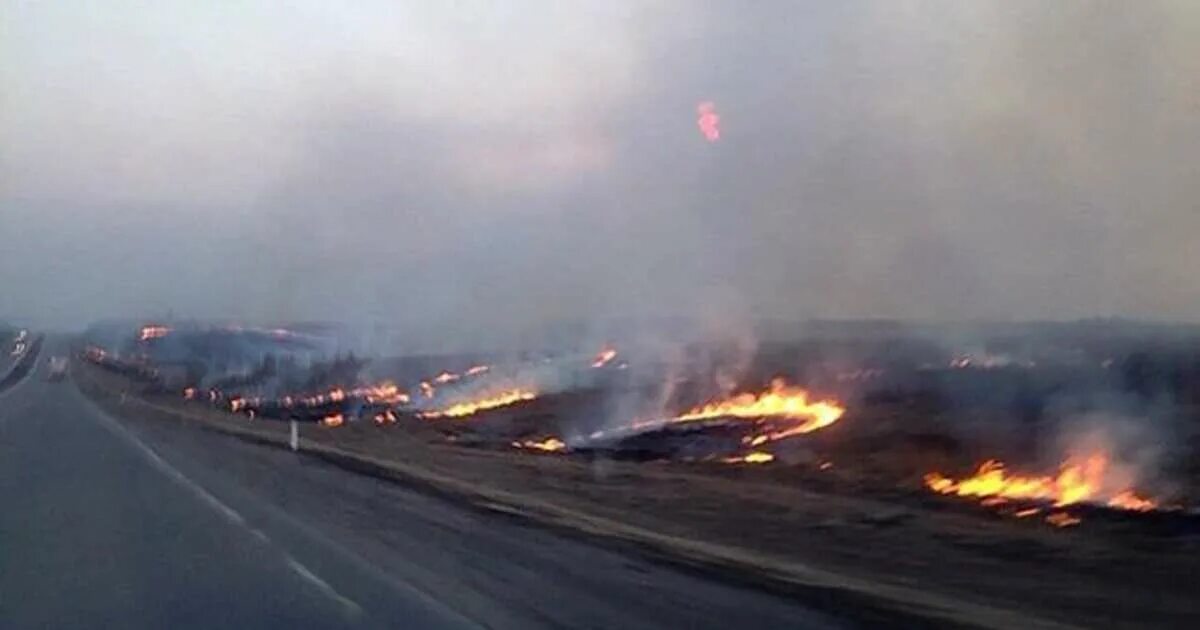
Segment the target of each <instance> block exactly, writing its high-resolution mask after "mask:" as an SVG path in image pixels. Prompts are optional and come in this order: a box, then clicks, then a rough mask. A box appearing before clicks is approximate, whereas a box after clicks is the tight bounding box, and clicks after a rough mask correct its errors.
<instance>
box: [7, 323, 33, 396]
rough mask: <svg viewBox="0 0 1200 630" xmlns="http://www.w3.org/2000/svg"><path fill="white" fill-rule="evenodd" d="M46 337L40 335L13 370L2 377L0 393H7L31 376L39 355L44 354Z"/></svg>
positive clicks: (18, 360)
mask: <svg viewBox="0 0 1200 630" xmlns="http://www.w3.org/2000/svg"><path fill="white" fill-rule="evenodd" d="M43 339H44V337H43V336H41V335H38V336H37V337H36V338H34V340H33V342H31V343H30V344H29V348H28V349H26V350H25V353H24V354H22V355H21V356H20V358H18V359H17V361H16V363H14V364H13V366H12V368H10V369H9V370H8V372H7V373H6V374H4V375H3V376H0V392H4V391H7V390H8V389H9V388H11V387H12V386H14V385H16V384H17V383H20V382H21V380H22V379H24V378H25V377H26V376H28V375H29V373H30V372H31V371H33V368H34V366H35V365H37V359H38V355H39V354H41V352H42V341H43Z"/></svg>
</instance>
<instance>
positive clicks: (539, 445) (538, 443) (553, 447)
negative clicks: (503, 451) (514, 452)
mask: <svg viewBox="0 0 1200 630" xmlns="http://www.w3.org/2000/svg"><path fill="white" fill-rule="evenodd" d="M512 445H513V446H515V447H517V448H525V449H532V450H537V451H545V452H547V453H559V452H562V451H565V450H567V444H566V443H565V442H563V441H562V440H560V439H558V438H556V437H548V438H546V439H544V440H525V441H523V442H513V443H512Z"/></svg>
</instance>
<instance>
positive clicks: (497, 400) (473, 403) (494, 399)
mask: <svg viewBox="0 0 1200 630" xmlns="http://www.w3.org/2000/svg"><path fill="white" fill-rule="evenodd" d="M534 398H537V393H535V392H532V391H528V390H522V389H510V390H507V391H503V392H499V393H497V394H491V395H488V396H487V397H485V398H480V399H478V400H470V401H466V402H460V403H456V404H454V405H451V406H449V407H447V408H445V409H442V410H440V411H427V412H425V413H422V414H420V416H421V417H422V418H461V417H463V416H470V415H473V414H476V413H479V412H480V411H486V410H488V409H496V408H498V407H507V406H509V405H515V404H517V403H520V402H524V401H527V400H533V399H534Z"/></svg>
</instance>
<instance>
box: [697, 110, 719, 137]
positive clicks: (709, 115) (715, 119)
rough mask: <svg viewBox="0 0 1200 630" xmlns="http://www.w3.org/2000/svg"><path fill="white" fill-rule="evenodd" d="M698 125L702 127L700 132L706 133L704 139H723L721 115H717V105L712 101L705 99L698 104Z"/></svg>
mask: <svg viewBox="0 0 1200 630" xmlns="http://www.w3.org/2000/svg"><path fill="white" fill-rule="evenodd" d="M696 114H697V116H698V118H697V119H696V125H697V126H699V127H700V133H702V134H704V139H705V140H708V141H709V142H716V141H717V140H720V139H721V127H720V124H721V117H720V116H718V115H717V106H716V105H713V103H712V101H704V102H703V103H700V104H699V105H697V106H696Z"/></svg>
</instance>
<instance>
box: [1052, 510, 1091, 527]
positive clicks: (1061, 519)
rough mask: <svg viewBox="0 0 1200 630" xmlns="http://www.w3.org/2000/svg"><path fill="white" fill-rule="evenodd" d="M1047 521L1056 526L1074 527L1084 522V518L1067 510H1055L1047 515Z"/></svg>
mask: <svg viewBox="0 0 1200 630" xmlns="http://www.w3.org/2000/svg"><path fill="white" fill-rule="evenodd" d="M1046 522H1047V523H1050V524H1051V525H1053V526H1055V527H1072V526H1075V525H1078V524H1080V523H1082V522H1083V519H1081V518H1079V517H1077V516H1071V515H1070V514H1067V513H1066V512H1054V513H1052V514H1049V515H1047V516H1046Z"/></svg>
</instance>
